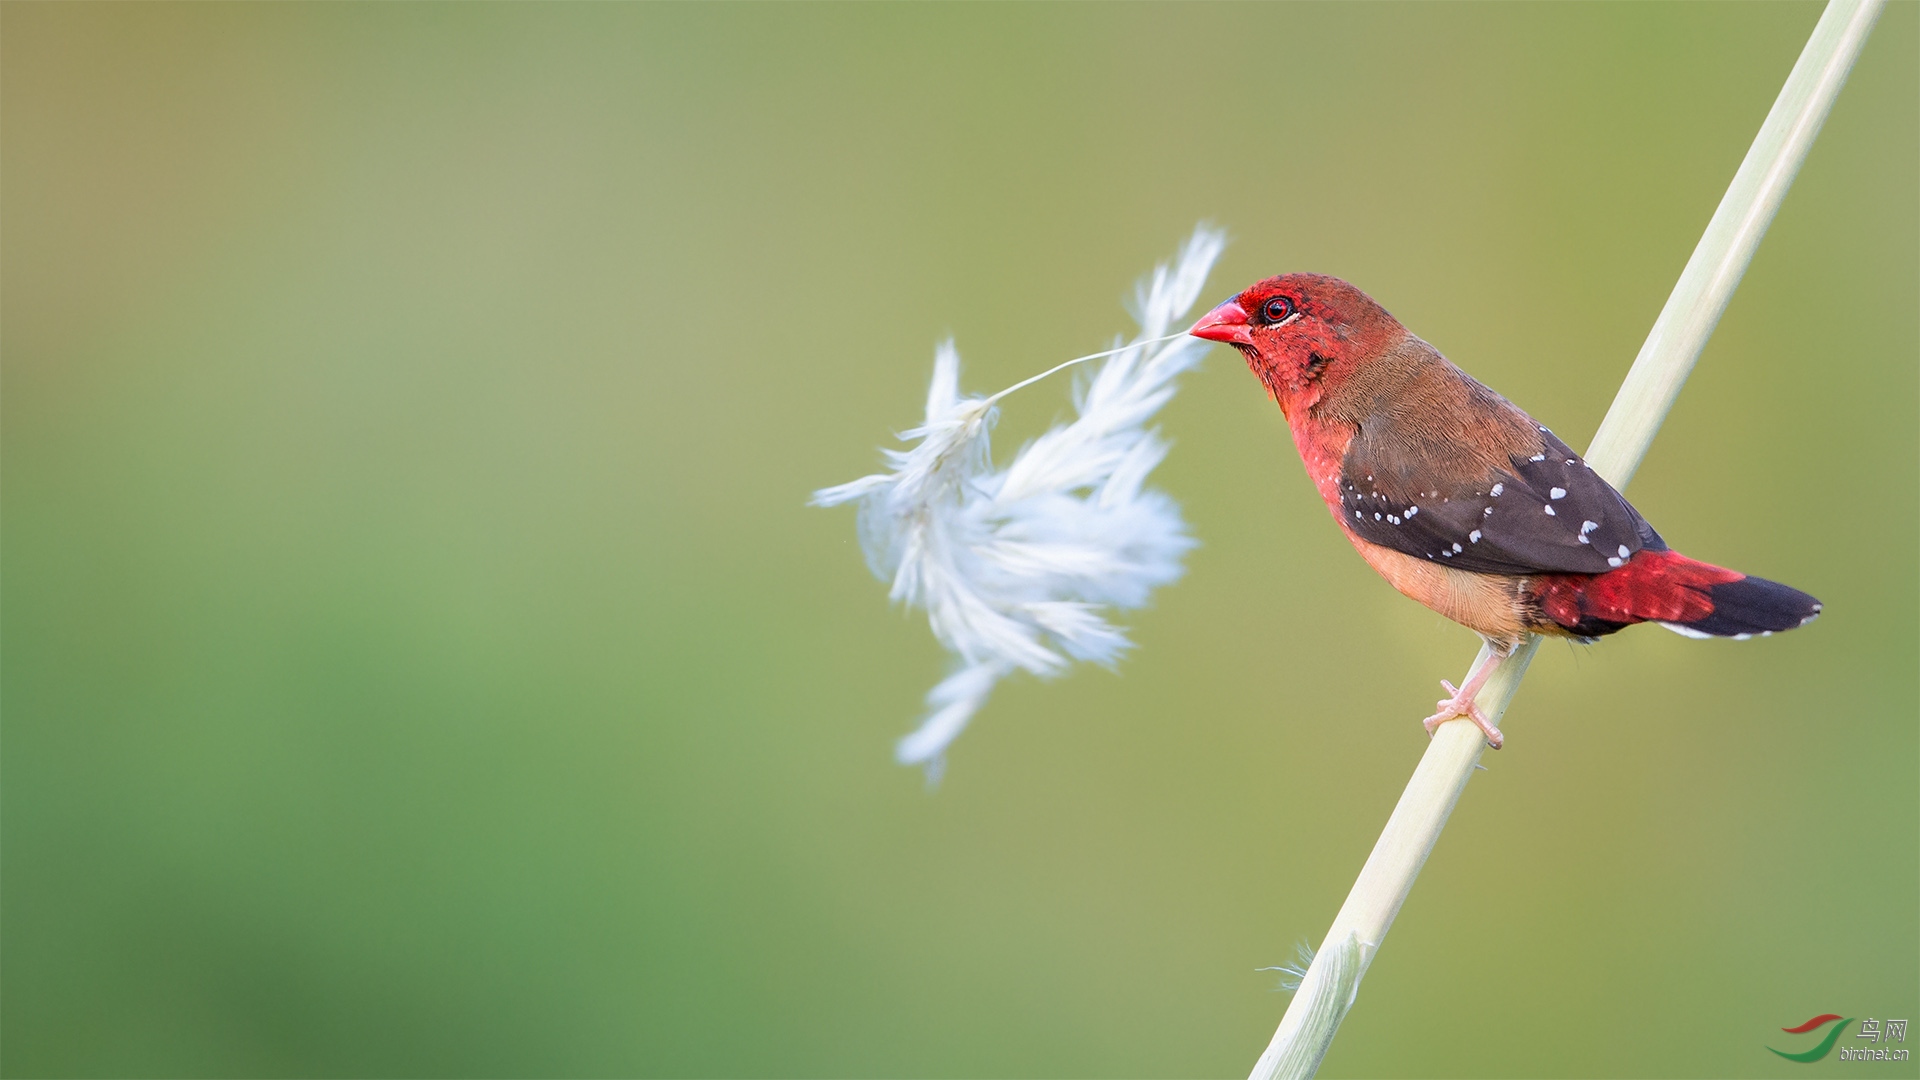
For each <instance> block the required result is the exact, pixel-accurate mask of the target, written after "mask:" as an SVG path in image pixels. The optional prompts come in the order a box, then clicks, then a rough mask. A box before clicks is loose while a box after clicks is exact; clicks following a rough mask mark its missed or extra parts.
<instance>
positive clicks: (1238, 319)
mask: <svg viewBox="0 0 1920 1080" xmlns="http://www.w3.org/2000/svg"><path fill="white" fill-rule="evenodd" d="M1187 333H1189V334H1192V335H1193V336H1194V337H1197V338H1206V339H1207V340H1208V341H1224V342H1226V343H1228V344H1230V345H1232V344H1239V345H1251V344H1253V328H1252V327H1250V326H1248V325H1247V309H1246V308H1243V307H1241V306H1240V303H1239V301H1237V300H1229V301H1227V302H1226V303H1224V304H1221V305H1220V306H1219V307H1217V308H1214V309H1213V310H1212V311H1209V312H1207V314H1206V317H1205V318H1203V319H1201V320H1200V321H1199V322H1197V323H1194V324H1193V328H1192V329H1191V330H1188V331H1187Z"/></svg>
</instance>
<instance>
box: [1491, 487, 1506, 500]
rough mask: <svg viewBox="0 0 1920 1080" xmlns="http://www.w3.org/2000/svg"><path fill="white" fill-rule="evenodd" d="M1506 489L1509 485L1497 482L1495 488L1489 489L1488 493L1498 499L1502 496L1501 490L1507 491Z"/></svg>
mask: <svg viewBox="0 0 1920 1080" xmlns="http://www.w3.org/2000/svg"><path fill="white" fill-rule="evenodd" d="M1505 490H1507V485H1505V484H1495V485H1493V490H1492V491H1489V492H1487V494H1489V495H1491V496H1493V497H1494V498H1496V499H1497V498H1499V497H1500V493H1501V492H1503V491H1505Z"/></svg>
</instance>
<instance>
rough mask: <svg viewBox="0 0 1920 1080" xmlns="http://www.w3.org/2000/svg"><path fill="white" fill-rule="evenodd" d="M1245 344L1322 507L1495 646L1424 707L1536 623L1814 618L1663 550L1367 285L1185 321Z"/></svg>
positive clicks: (1537, 627) (1567, 631)
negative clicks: (1367, 291) (1283, 417)
mask: <svg viewBox="0 0 1920 1080" xmlns="http://www.w3.org/2000/svg"><path fill="white" fill-rule="evenodd" d="M1189 333H1191V334H1193V335H1194V336H1196V337H1202V338H1207V339H1209V340H1212V341H1223V342H1226V343H1227V344H1229V345H1232V346H1233V347H1234V348H1236V349H1239V350H1240V352H1241V353H1243V354H1244V355H1245V356H1246V358H1247V366H1248V367H1250V368H1252V369H1253V373H1254V374H1255V375H1257V376H1259V378H1260V381H1261V382H1262V383H1264V384H1265V385H1266V388H1267V392H1268V393H1269V394H1270V395H1272V397H1273V399H1274V401H1275V402H1277V403H1278V404H1279V406H1280V411H1281V412H1282V413H1284V414H1285V415H1286V418H1287V425H1288V426H1289V427H1290V428H1291V429H1292V430H1293V441H1294V445H1295V446H1297V447H1299V449H1300V457H1301V459H1302V460H1303V461H1304V462H1305V463H1306V466H1307V474H1308V475H1309V476H1310V477H1311V478H1312V479H1313V483H1314V486H1315V487H1316V488H1317V489H1319V492H1320V497H1321V498H1322V499H1324V500H1326V503H1327V509H1328V510H1330V511H1332V512H1333V516H1334V520H1336V521H1338V522H1339V523H1340V528H1341V530H1342V531H1344V532H1345V533H1346V534H1347V539H1349V540H1351V541H1352V542H1353V546H1354V547H1355V548H1356V549H1358V550H1359V552H1360V557H1361V558H1363V559H1365V560H1367V563H1368V565H1370V566H1372V567H1373V568H1374V570H1376V571H1378V572H1379V574H1380V576H1382V577H1384V578H1386V579H1387V580H1388V581H1389V582H1391V583H1392V585H1393V587H1394V588H1396V589H1398V590H1400V591H1401V592H1403V593H1405V594H1406V595H1408V596H1410V597H1412V598H1414V599H1415V600H1418V601H1420V602H1421V603H1423V604H1425V605H1427V606H1428V607H1430V608H1432V609H1433V610H1435V611H1437V612H1439V613H1440V614H1442V615H1445V616H1446V617H1447V618H1449V619H1452V620H1453V621H1455V622H1457V623H1460V624H1461V625H1463V626H1466V627H1467V628H1469V629H1471V630H1473V631H1475V632H1477V633H1478V634H1479V635H1480V636H1481V637H1482V638H1484V639H1486V641H1487V642H1488V644H1490V645H1491V646H1493V648H1494V650H1495V651H1496V653H1497V654H1499V655H1498V656H1497V657H1496V659H1495V660H1494V661H1493V663H1490V664H1488V665H1486V666H1485V667H1484V668H1482V669H1481V670H1480V671H1479V672H1478V673H1477V674H1476V675H1474V676H1473V677H1472V678H1471V679H1469V680H1467V682H1466V684H1465V685H1464V686H1461V687H1460V688H1459V689H1458V690H1456V689H1454V686H1453V684H1452V683H1448V682H1442V683H1441V684H1440V685H1441V686H1443V687H1445V688H1446V690H1447V692H1448V693H1449V694H1450V695H1451V697H1449V698H1447V699H1446V700H1443V701H1441V702H1439V707H1440V711H1439V712H1437V713H1435V714H1434V715H1433V716H1430V717H1428V718H1427V720H1426V727H1427V731H1428V733H1432V731H1433V730H1434V728H1436V727H1437V726H1439V725H1440V724H1442V723H1445V722H1446V721H1448V720H1452V719H1454V718H1456V717H1462V716H1464V717H1467V718H1469V719H1471V720H1472V721H1473V722H1474V723H1475V724H1478V725H1479V727H1480V730H1481V731H1483V732H1484V733H1485V734H1486V737H1487V744H1488V745H1489V746H1492V747H1494V748H1496V749H1497V748H1498V747H1499V746H1500V744H1501V742H1502V738H1501V735H1500V732H1499V730H1498V729H1497V728H1495V727H1494V726H1493V725H1492V724H1491V723H1489V722H1488V721H1487V718H1486V717H1485V716H1484V715H1482V714H1481V712H1480V710H1479V709H1478V708H1476V707H1475V706H1474V703H1473V697H1474V694H1475V693H1477V692H1478V691H1479V689H1480V687H1481V686H1482V685H1483V684H1484V683H1485V681H1486V678H1487V676H1488V675H1490V674H1492V673H1493V671H1494V669H1495V668H1496V667H1498V666H1499V663H1500V660H1501V659H1503V658H1504V657H1505V656H1507V655H1511V653H1512V652H1513V650H1514V649H1515V648H1516V647H1518V646H1519V644H1520V642H1521V641H1522V640H1523V639H1524V637H1525V636H1526V635H1527V634H1528V633H1540V634H1558V635H1561V636H1564V637H1571V638H1576V639H1579V640H1580V641H1583V642H1591V641H1593V640H1594V639H1596V638H1599V637H1601V636H1602V635H1605V634H1611V633H1613V632H1615V631H1617V630H1620V629H1622V628H1624V627H1627V626H1630V625H1632V624H1634V623H1639V622H1657V623H1659V624H1661V625H1662V626H1665V627H1667V628H1668V629H1670V630H1674V631H1677V632H1679V633H1681V634H1685V635H1686V636H1688V637H1732V638H1747V637H1751V636H1753V635H1756V634H1759V635H1766V634H1771V633H1773V632H1774V631H1776V630H1791V629H1792V628H1794V627H1796V626H1801V625H1804V624H1805V623H1807V622H1810V621H1812V619H1813V618H1814V616H1816V615H1818V614H1819V613H1820V602H1819V601H1818V600H1815V599H1814V598H1813V597H1811V596H1808V595H1807V594H1806V593H1803V592H1801V591H1799V590H1798V589H1791V588H1788V587H1787V586H1785V585H1781V584H1779V583H1777V582H1772V581H1766V580H1763V579H1761V578H1756V577H1748V576H1747V575H1745V574H1742V573H1740V572H1738V571H1735V570H1725V569H1722V568H1720V567H1718V566H1711V565H1709V564H1707V563H1703V562H1697V561H1695V560H1693V559H1689V558H1687V557H1686V556H1685V555H1682V554H1680V553H1679V552H1677V551H1674V550H1672V549H1671V548H1669V547H1667V545H1666V543H1665V542H1664V541H1662V540H1661V539H1660V534H1659V533H1656V532H1654V531H1653V527H1652V526H1650V525H1648V524H1647V522H1646V519H1645V518H1643V517H1641V516H1640V514H1639V512H1638V511H1636V510H1635V509H1634V508H1633V507H1632V506H1631V505H1629V504H1628V503H1627V500H1626V499H1625V498H1623V497H1622V496H1621V495H1620V493H1619V492H1618V491H1615V490H1614V489H1613V486H1612V485H1610V484H1608V483H1607V482H1606V481H1605V480H1602V479H1601V478H1600V477H1599V475H1598V474H1596V473H1595V472H1594V471H1593V470H1592V468H1591V467H1589V466H1588V465H1587V463H1586V462H1585V461H1582V460H1581V458H1580V455H1579V454H1576V453H1574V452H1573V451H1572V450H1570V449H1568V447H1567V444H1566V443H1563V442H1561V441H1560V440H1559V439H1557V438H1555V437H1554V435H1553V432H1551V431H1548V430H1547V429H1546V427H1545V426H1543V425H1541V424H1539V423H1537V422H1536V421H1535V420H1534V419H1533V418H1532V417H1531V416H1528V415H1527V414H1526V413H1524V412H1522V411H1520V409H1519V408H1517V407H1516V406H1514V405H1513V403H1511V402H1509V401H1508V400H1507V399H1506V398H1503V397H1501V396H1500V395H1499V394H1496V393H1494V392H1493V391H1492V390H1489V389H1487V388H1486V387H1485V386H1482V385H1481V384H1480V383H1478V382H1476V381H1475V380H1474V379H1473V377H1472V376H1469V375H1468V374H1467V373H1466V372H1464V371H1461V370H1460V369H1459V368H1457V367H1455V366H1453V364H1452V363H1450V362H1449V361H1448V360H1447V358H1446V357H1444V356H1441V355H1440V353H1439V352H1438V351H1437V350H1436V349H1434V348H1433V346H1431V345H1428V344H1427V343H1426V342H1424V341H1422V340H1420V339H1419V338H1417V337H1415V336H1413V334H1411V333H1409V332H1408V330H1407V328H1406V327H1404V326H1401V325H1400V323H1399V322H1398V321H1397V320H1395V319H1394V317H1393V316H1392V315H1389V314H1387V312H1386V310H1385V309H1383V308H1382V307H1381V306H1380V305H1379V304H1377V303H1375V302H1374V301H1373V299H1372V298H1371V297H1369V296H1367V294H1365V293H1363V292H1361V291H1360V290H1359V289H1356V288H1354V287H1353V286H1352V285H1349V284H1347V283H1346V282H1344V281H1341V280H1340V279H1339V278H1334V277H1326V276H1324V275H1321V274H1284V275H1281V276H1279V277H1272V278H1268V279H1266V280H1265V281H1261V282H1259V283H1257V284H1255V285H1254V286H1253V287H1251V288H1249V289H1247V290H1246V291H1245V292H1242V293H1240V294H1239V295H1238V296H1236V297H1234V298H1233V299H1231V300H1228V301H1227V302H1226V303H1224V304H1221V305H1220V306H1219V307H1217V308H1214V309H1213V311H1211V312H1209V313H1208V314H1207V316H1206V317H1205V318H1203V319H1201V320H1200V321H1199V322H1198V323H1195V324H1194V326H1193V328H1192V329H1191V330H1190V331H1189Z"/></svg>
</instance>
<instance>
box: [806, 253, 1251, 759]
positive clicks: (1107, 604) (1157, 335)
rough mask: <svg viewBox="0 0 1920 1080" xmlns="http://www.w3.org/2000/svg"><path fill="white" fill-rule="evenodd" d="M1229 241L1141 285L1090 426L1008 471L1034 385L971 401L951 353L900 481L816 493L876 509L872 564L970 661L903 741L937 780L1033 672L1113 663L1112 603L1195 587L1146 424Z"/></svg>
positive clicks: (896, 462)
mask: <svg viewBox="0 0 1920 1080" xmlns="http://www.w3.org/2000/svg"><path fill="white" fill-rule="evenodd" d="M1225 245H1226V238H1225V236H1224V235H1223V234H1222V233H1220V232H1218V231H1216V230H1213V229H1209V228H1206V227H1204V226H1202V227H1201V228H1199V229H1196V230H1195V231H1194V234H1193V237H1192V238H1191V239H1189V240H1188V241H1187V243H1186V245H1185V246H1184V247H1182V248H1181V250H1180V254H1179V256H1178V258H1177V259H1176V260H1175V262H1174V264H1173V266H1172V267H1171V268H1169V267H1166V266H1160V267H1158V268H1156V269H1155V270H1154V272H1153V274H1152V275H1151V276H1150V277H1148V278H1147V279H1145V280H1143V281H1142V282H1141V283H1140V287H1139V291H1138V295H1137V297H1136V300H1135V304H1134V307H1135V310H1134V312H1133V314H1134V317H1135V318H1136V319H1137V320H1138V321H1139V323H1140V333H1139V335H1138V336H1136V337H1135V338H1134V339H1133V340H1132V341H1131V342H1129V343H1127V344H1124V345H1121V346H1118V347H1117V348H1115V349H1113V350H1110V351H1109V352H1106V353H1096V354H1094V356H1093V357H1083V358H1082V359H1094V358H1097V357H1101V356H1105V357H1107V359H1106V361H1105V362H1104V363H1102V364H1101V365H1100V366H1099V368H1098V369H1097V370H1096V371H1095V372H1094V373H1093V375H1092V376H1091V377H1084V376H1083V377H1077V378H1076V379H1075V380H1074V393H1073V401H1074V406H1075V408H1076V409H1077V411H1078V413H1079V417H1078V419H1076V420H1074V421H1073V422H1072V423H1070V424H1066V425H1064V426H1055V427H1054V428H1053V429H1052V430H1050V431H1048V432H1047V433H1046V434H1045V435H1042V436H1040V437H1039V438H1038V439H1035V440H1034V441H1033V442H1032V443H1030V444H1028V445H1027V446H1026V447H1025V448H1024V449H1022V450H1021V451H1020V453H1019V454H1018V455H1016V456H1015V457H1014V459H1013V461H1012V462H1011V463H1010V464H1008V466H1007V467H1006V468H1005V469H1000V470H995V469H994V467H993V456H992V453H991V449H990V446H989V432H990V431H991V430H992V428H993V423H994V420H995V418H996V417H997V415H998V414H997V410H996V408H995V403H996V402H997V401H998V400H999V399H1000V398H1002V397H1004V396H1006V395H1007V394H1008V393H1011V392H1012V391H1014V390H1018V389H1019V388H1020V387H1022V386H1025V385H1027V384H1028V383H1030V382H1033V381H1034V380H1033V379H1029V380H1026V381H1025V382H1021V383H1017V384H1015V385H1014V386H1010V387H1008V388H1007V389H1006V390H1002V391H1001V392H1000V393H998V394H995V395H993V396H992V397H986V398H981V397H966V396H962V394H961V392H960V354H959V353H958V352H956V351H955V350H954V347H953V343H952V342H950V341H949V342H946V343H944V344H942V345H941V346H940V347H939V348H938V349H936V350H935V352H934V361H933V382H932V385H931V386H929V387H928V390H927V416H926V421H925V422H924V423H922V424H921V425H920V426H919V427H917V428H914V429H912V430H911V431H906V432H902V433H901V435H900V438H901V439H902V440H903V441H907V440H917V441H916V442H915V443H914V445H913V446H911V447H909V448H908V449H905V450H885V451H883V453H884V454H885V456H886V463H887V466H888V467H889V468H890V469H891V470H892V471H890V472H885V473H877V474H875V475H873V476H865V477H861V478H860V479H858V480H855V481H853V482H851V483H846V484H841V485H839V486H838V487H830V488H825V489H822V490H820V491H818V492H815V493H814V496H813V502H814V504H815V505H817V506H833V505H836V504H838V503H843V502H850V501H854V500H858V501H859V503H860V520H859V525H860V543H861V546H862V547H863V548H864V549H865V551H866V556H867V565H868V566H869V567H871V568H872V570H873V573H874V576H875V577H878V578H879V579H880V580H882V581H888V582H891V583H892V592H891V594H890V595H891V597H892V599H894V600H896V601H900V602H902V603H906V604H910V605H913V606H916V607H921V608H924V609H926V612H927V621H928V623H929V624H930V626H931V627H932V629H933V635H934V637H936V638H938V639H939V641H940V643H941V644H942V645H944V646H946V648H947V649H948V650H949V651H951V652H952V653H953V654H954V658H955V663H954V670H953V673H952V674H951V675H948V676H947V677H946V678H945V679H944V680H942V681H941V682H940V684H939V685H937V686H935V687H934V688H933V690H932V691H931V692H930V693H928V695H927V706H928V710H929V711H928V713H927V715H926V717H925V718H924V719H923V720H922V721H921V723H920V726H919V728H918V729H916V730H915V731H914V732H913V733H912V734H910V735H908V736H907V737H905V738H903V739H901V740H900V743H899V746H898V747H897V749H896V756H897V757H898V758H899V760H900V761H901V763H903V764H921V765H925V766H927V769H928V773H929V776H931V777H935V778H937V776H938V774H939V771H940V768H941V766H942V763H943V760H944V757H943V755H944V754H945V752H946V749H947V746H948V744H950V743H952V742H953V740H954V737H955V736H957V735H959V734H960V732H961V730H962V729H963V728H965V727H966V725H967V721H969V720H971V719H972V718H973V715H974V714H975V713H976V712H978V711H979V710H980V707H981V706H982V705H984V704H985V703H986V700H987V696H988V695H989V694H990V693H992V692H993V687H994V685H995V684H996V683H997V682H999V681H1000V680H1001V679H1003V678H1005V677H1006V676H1008V675H1010V674H1012V673H1013V672H1014V671H1016V670H1025V671H1030V672H1032V673H1034V674H1035V675H1039V676H1042V677H1050V676H1053V675H1058V674H1060V673H1061V672H1063V671H1065V670H1066V669H1067V668H1068V667H1069V666H1070V665H1071V663H1072V662H1073V661H1075V660H1089V661H1092V662H1094V663H1098V664H1106V665H1111V664H1112V663H1114V662H1115V661H1116V660H1117V659H1119V657H1120V654H1121V653H1122V652H1124V651H1125V650H1126V649H1127V647H1128V644H1129V643H1128V641H1127V638H1126V635H1125V633H1124V632H1123V631H1122V630H1121V628H1120V627H1118V626H1115V625H1114V624H1113V623H1112V622H1111V621H1109V618H1108V616H1109V612H1110V609H1127V608H1137V607H1140V606H1141V605H1143V604H1145V603H1146V601H1147V597H1148V594H1149V593H1151V592H1152V590H1153V588H1154V587H1155V586H1157V585H1165V584H1167V583H1169V582H1171V581H1173V580H1175V579H1176V578H1178V577H1179V576H1180V573H1181V566H1180V560H1181V557H1182V556H1183V555H1184V554H1185V553H1186V552H1187V550H1188V549H1189V548H1191V547H1192V546H1193V544H1194V541H1193V539H1192V538H1191V537H1189V536H1188V535H1187V533H1186V528H1185V526H1184V524H1183V523H1182V522H1181V520H1180V509H1179V507H1178V506H1176V505H1175V504H1174V502H1173V500H1171V499H1169V498H1167V497H1166V496H1165V495H1163V494H1161V493H1160V492H1158V491H1149V490H1146V489H1145V488H1144V487H1143V485H1144V484H1145V482H1146V479H1147V474H1148V473H1150V472H1152V471H1153V467H1154V466H1156V465H1158V464H1160V461H1161V459H1162V458H1164V457H1166V454H1167V444H1166V442H1165V441H1164V440H1162V439H1161V438H1160V437H1159V433H1158V431H1157V429H1153V428H1149V427H1147V426H1146V425H1147V422H1148V421H1149V420H1151V419H1152V418H1153V415H1154V414H1155V413H1156V412H1158V411H1159V410H1160V407H1161V406H1163V405H1165V404H1166V403H1167V401H1168V399H1170V398H1172V397H1173V393H1174V389H1175V387H1174V378H1175V377H1176V376H1178V375H1179V374H1180V373H1181V372H1183V371H1186V370H1188V369H1189V368H1191V367H1193V366H1194V365H1195V364H1196V363H1198V362H1199V360H1200V357H1201V355H1202V354H1203V353H1204V352H1205V350H1206V342H1203V341H1199V340H1196V339H1194V338H1190V337H1187V336H1185V335H1184V334H1179V333H1177V332H1175V333H1173V334H1172V335H1171V336H1169V331H1170V330H1174V323H1175V320H1177V319H1179V318H1180V317H1181V316H1183V315H1185V314H1186V313H1187V312H1188V310H1189V309H1191V308H1192V307H1193V304H1194V301H1195V300H1197V299H1199V296H1200V290H1201V288H1202V286H1204V285H1205V284H1206V279H1207V272H1208V271H1209V270H1210V269H1211V268H1212V267H1213V263H1214V260H1215V259H1217V258H1218V257H1219V255H1220V251H1221V249H1222V248H1224V247H1225ZM1073 362H1077V361H1070V362H1069V363H1073ZM1062 366H1063V367H1064V366H1066V365H1062ZM1054 370H1058V369H1057V368H1056V369H1054ZM1035 378H1036V379H1037V378H1039V376H1036V377H1035Z"/></svg>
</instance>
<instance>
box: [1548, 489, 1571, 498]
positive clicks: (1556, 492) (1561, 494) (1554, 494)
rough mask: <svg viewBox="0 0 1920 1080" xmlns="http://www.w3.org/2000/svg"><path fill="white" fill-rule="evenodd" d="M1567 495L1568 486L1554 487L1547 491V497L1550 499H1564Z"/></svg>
mask: <svg viewBox="0 0 1920 1080" xmlns="http://www.w3.org/2000/svg"><path fill="white" fill-rule="evenodd" d="M1566 497H1567V489H1566V488H1554V489H1553V490H1552V491H1549V492H1547V498H1549V499H1564V498H1566Z"/></svg>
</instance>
